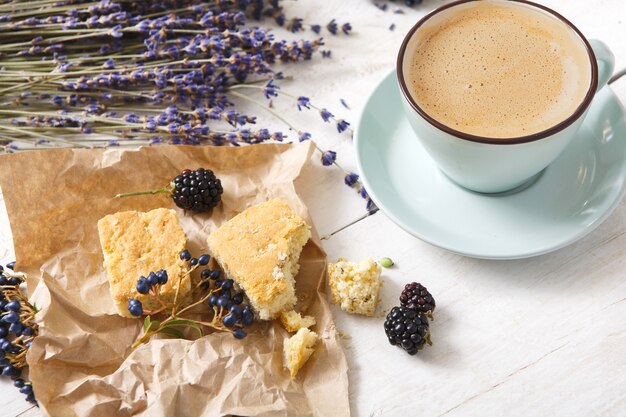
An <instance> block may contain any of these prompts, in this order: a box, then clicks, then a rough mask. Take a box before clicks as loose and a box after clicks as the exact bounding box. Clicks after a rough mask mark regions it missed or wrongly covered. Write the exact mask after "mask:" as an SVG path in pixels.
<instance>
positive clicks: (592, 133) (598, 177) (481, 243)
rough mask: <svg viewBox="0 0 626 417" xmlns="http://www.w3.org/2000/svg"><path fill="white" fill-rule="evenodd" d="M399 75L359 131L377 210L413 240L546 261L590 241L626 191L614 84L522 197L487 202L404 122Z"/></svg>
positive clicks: (481, 254) (625, 144)
mask: <svg viewBox="0 0 626 417" xmlns="http://www.w3.org/2000/svg"><path fill="white" fill-rule="evenodd" d="M400 100H401V96H400V91H399V89H398V85H397V81H396V75H395V71H394V72H392V73H391V74H389V75H388V76H387V77H386V78H385V79H384V80H383V81H382V82H381V83H380V84H379V85H378V86H377V87H376V89H375V90H374V92H373V93H372V94H371V96H370V97H369V98H368V100H367V103H366V105H365V108H364V110H363V113H362V115H361V118H360V120H359V123H358V124H357V130H356V134H355V144H356V154H357V162H358V165H359V170H360V173H361V176H362V179H363V181H364V184H365V187H366V189H367V191H368V193H369V194H370V196H371V197H372V199H373V200H374V202H375V203H376V205H378V207H379V208H380V209H381V210H382V211H383V212H384V213H385V214H386V215H387V216H388V217H389V218H391V219H392V220H393V221H394V222H395V223H397V224H398V225H399V226H400V227H402V228H403V229H405V230H406V231H408V232H409V233H411V234H413V235H414V236H416V237H418V238H420V239H422V240H424V241H426V242H429V243H431V244H433V245H435V246H439V247H441V248H444V249H447V250H449V251H452V252H455V253H458V254H461V255H466V256H471V257H476V258H487V259H517V258H526V257H530V256H536V255H540V254H544V253H547V252H550V251H553V250H556V249H559V248H562V247H564V246H566V245H569V244H570V243H573V242H575V241H577V240H578V239H580V238H582V237H583V236H585V235H586V234H588V233H589V232H591V231H592V230H593V229H594V228H596V227H597V226H598V225H599V224H600V223H602V221H604V219H606V218H607V217H608V216H609V214H611V212H612V211H613V210H614V209H615V207H617V205H618V204H619V202H620V201H621V199H622V197H623V196H624V191H625V189H626V187H625V184H626V119H625V112H624V109H623V108H622V106H621V104H620V102H619V100H618V99H617V97H616V96H615V94H614V93H613V92H612V91H611V89H610V88H608V87H605V88H604V89H603V90H602V91H600V93H598V95H597V96H596V98H595V99H594V102H593V104H592V106H591V109H590V111H589V114H588V116H587V119H586V121H585V123H584V125H583V127H582V128H581V130H580V132H579V134H578V137H577V138H576V139H575V140H574V142H572V143H571V144H570V146H569V147H568V148H567V149H566V150H565V151H564V152H563V154H561V155H560V156H559V158H558V159H557V160H556V161H555V162H554V163H552V164H551V165H550V166H549V167H548V168H546V169H545V170H544V171H543V173H542V174H541V175H540V176H538V177H537V178H536V180H535V181H534V183H532V184H530V185H529V186H528V187H526V188H524V189H522V190H519V191H518V192H516V193H509V194H503V195H498V196H488V195H483V194H477V193H473V192H471V191H467V190H465V189H463V188H461V187H459V186H458V185H456V184H454V183H452V182H451V181H450V180H449V179H448V178H447V177H446V176H445V175H444V174H443V173H442V172H441V171H439V169H438V168H437V166H436V165H435V163H434V162H433V161H432V160H431V158H430V157H429V156H428V154H427V153H426V151H425V150H424V149H423V147H422V146H421V145H420V143H419V141H418V140H417V139H416V138H415V134H414V133H413V130H412V129H411V127H410V126H409V124H408V122H407V121H406V119H405V117H404V113H403V110H402V105H401V102H400Z"/></svg>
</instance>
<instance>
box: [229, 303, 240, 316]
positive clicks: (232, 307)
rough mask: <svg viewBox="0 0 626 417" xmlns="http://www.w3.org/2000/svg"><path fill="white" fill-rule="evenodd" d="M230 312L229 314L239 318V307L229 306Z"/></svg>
mask: <svg viewBox="0 0 626 417" xmlns="http://www.w3.org/2000/svg"><path fill="white" fill-rule="evenodd" d="M230 312H231V314H234V315H235V316H237V317H239V316H241V308H239V306H236V305H234V306H231V307H230Z"/></svg>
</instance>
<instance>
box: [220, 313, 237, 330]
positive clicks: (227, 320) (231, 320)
mask: <svg viewBox="0 0 626 417" xmlns="http://www.w3.org/2000/svg"><path fill="white" fill-rule="evenodd" d="M222 322H223V323H224V326H226V327H233V326H234V325H235V323H236V322H237V317H235V316H234V315H233V314H227V315H226V316H225V317H224V319H223V320H222Z"/></svg>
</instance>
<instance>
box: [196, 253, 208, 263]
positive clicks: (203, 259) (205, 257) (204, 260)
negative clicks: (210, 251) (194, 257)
mask: <svg viewBox="0 0 626 417" xmlns="http://www.w3.org/2000/svg"><path fill="white" fill-rule="evenodd" d="M209 259H210V258H209V255H207V254H204V255H202V256H200V257H199V258H198V263H199V264H200V265H206V264H208V263H209Z"/></svg>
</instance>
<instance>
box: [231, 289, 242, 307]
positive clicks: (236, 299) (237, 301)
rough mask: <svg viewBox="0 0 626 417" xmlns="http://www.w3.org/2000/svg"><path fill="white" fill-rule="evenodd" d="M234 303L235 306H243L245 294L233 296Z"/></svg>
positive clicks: (240, 293)
mask: <svg viewBox="0 0 626 417" xmlns="http://www.w3.org/2000/svg"><path fill="white" fill-rule="evenodd" d="M233 303H234V304H241V303H243V293H242V292H239V293H237V294H235V295H233Z"/></svg>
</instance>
